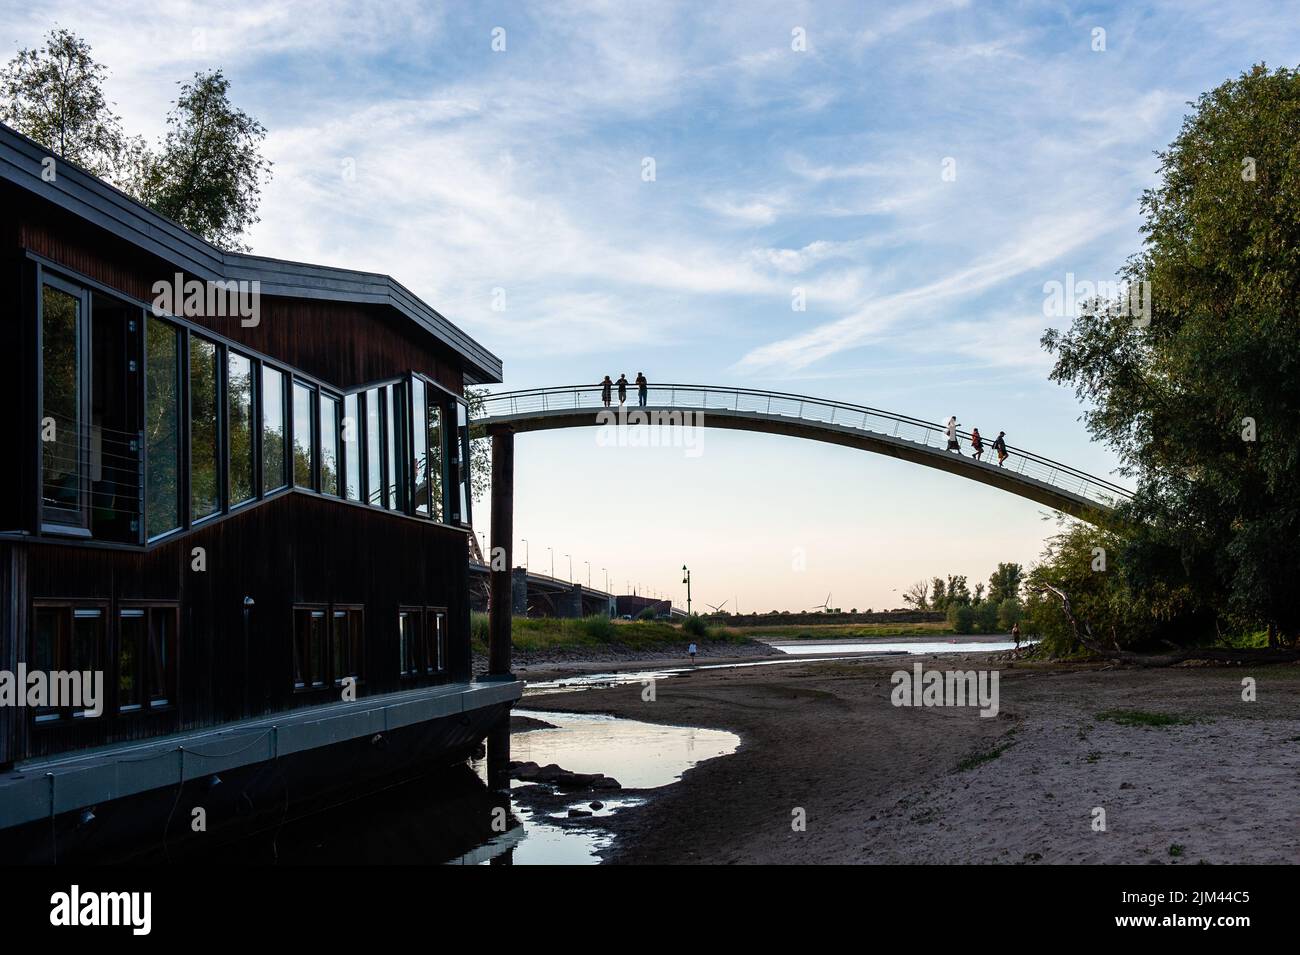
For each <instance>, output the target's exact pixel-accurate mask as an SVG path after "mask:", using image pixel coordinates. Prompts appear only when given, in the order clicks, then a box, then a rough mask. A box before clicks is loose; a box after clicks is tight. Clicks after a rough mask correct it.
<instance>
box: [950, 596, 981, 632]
mask: <svg viewBox="0 0 1300 955" xmlns="http://www.w3.org/2000/svg"><path fill="white" fill-rule="evenodd" d="M948 626H950V627H952V629H953V632H954V633H972V632H974V630H975V610H974V608H972V607H971V605H970V604H963V603H951V604H949V605H948Z"/></svg>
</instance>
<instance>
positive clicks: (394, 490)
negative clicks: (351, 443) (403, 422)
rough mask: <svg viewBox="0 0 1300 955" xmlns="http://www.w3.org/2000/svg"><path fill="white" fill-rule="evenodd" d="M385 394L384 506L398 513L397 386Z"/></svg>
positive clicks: (385, 390) (387, 390)
mask: <svg viewBox="0 0 1300 955" xmlns="http://www.w3.org/2000/svg"><path fill="white" fill-rule="evenodd" d="M383 392H384V439H385V440H384V447H385V449H386V451H387V453H386V454H385V456H384V457H385V465H386V466H385V468H384V474H385V475H386V477H387V480H386V482H385V485H384V506H385V507H387V508H388V509H389V510H390V511H396V510H398V509H399V508H400V507H401V499H400V496H399V495H398V487H399V485H398V475H399V471H398V469H397V461H398V455H397V451H398V444H399V442H398V434H399V421H398V412H397V409H398V408H399V407H400V404H401V403H400V402H399V401H398V396H397V386H396V385H390V386H389V387H387V388H384V389H383Z"/></svg>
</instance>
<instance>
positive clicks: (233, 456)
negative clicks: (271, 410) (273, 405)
mask: <svg viewBox="0 0 1300 955" xmlns="http://www.w3.org/2000/svg"><path fill="white" fill-rule="evenodd" d="M226 415H227V420H228V421H229V425H228V427H229V430H230V506H231V507H234V506H235V505H236V504H242V503H243V502H244V501H248V500H252V498H253V496H254V495H255V494H256V493H257V473H256V472H255V471H254V470H253V468H254V464H253V460H254V459H253V435H254V434H255V433H256V427H257V425H256V421H255V419H254V418H253V361H252V359H250V358H246V357H244V356H243V355H240V354H238V353H237V352H233V351H232V352H230V353H229V357H228V358H227V359H226Z"/></svg>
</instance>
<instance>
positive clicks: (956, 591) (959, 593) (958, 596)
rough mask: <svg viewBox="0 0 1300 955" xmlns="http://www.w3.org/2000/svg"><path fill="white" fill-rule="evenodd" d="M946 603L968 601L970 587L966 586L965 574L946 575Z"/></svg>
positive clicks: (964, 602)
mask: <svg viewBox="0 0 1300 955" xmlns="http://www.w3.org/2000/svg"><path fill="white" fill-rule="evenodd" d="M948 603H949V604H953V603H960V604H968V603H970V588H968V587H967V586H966V575H965V574H961V575H958V576H954V575H952V574H949V575H948Z"/></svg>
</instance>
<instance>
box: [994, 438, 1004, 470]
mask: <svg viewBox="0 0 1300 955" xmlns="http://www.w3.org/2000/svg"><path fill="white" fill-rule="evenodd" d="M993 450H994V451H996V452H997V453H998V467H1002V462H1003V461H1005V460H1006V459H1007V433H1006V432H1005V431H999V432H998V436H997V437H996V438H994V439H993Z"/></svg>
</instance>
